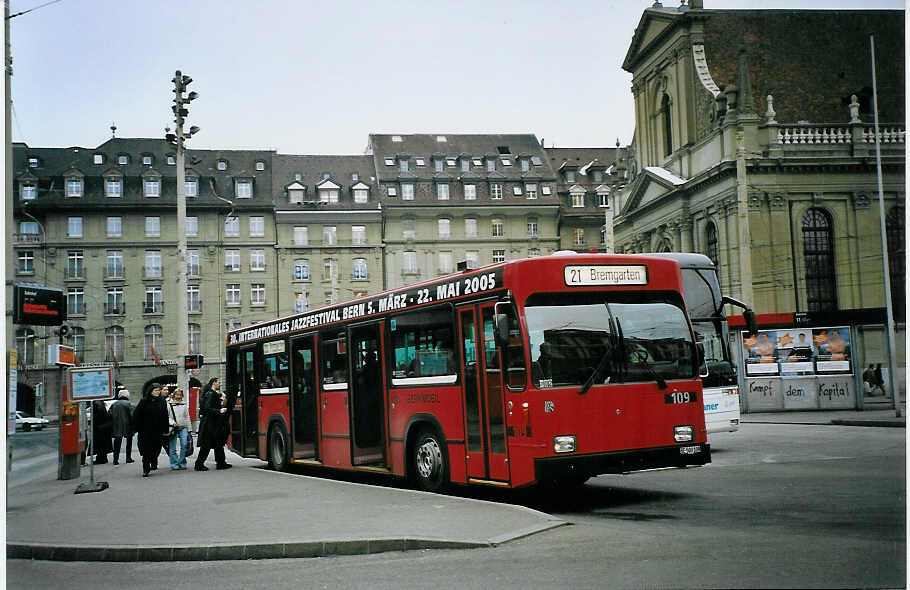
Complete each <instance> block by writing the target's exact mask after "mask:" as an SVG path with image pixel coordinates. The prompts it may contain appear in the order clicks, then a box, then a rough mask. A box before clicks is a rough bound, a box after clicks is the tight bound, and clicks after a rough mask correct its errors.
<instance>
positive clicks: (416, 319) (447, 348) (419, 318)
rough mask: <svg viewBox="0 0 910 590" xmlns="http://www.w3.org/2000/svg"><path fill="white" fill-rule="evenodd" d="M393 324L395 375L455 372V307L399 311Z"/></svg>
mask: <svg viewBox="0 0 910 590" xmlns="http://www.w3.org/2000/svg"><path fill="white" fill-rule="evenodd" d="M390 326H392V328H391V332H392V350H393V354H392V359H393V361H392V363H393V366H392V377H393V378H394V379H402V378H407V377H435V376H440V375H455V352H454V348H455V337H454V335H453V332H452V310H451V308H449V307H440V308H437V309H428V310H420V311H413V312H410V313H405V314H402V315H398V316H395V317H394V318H392V320H391V321H390Z"/></svg>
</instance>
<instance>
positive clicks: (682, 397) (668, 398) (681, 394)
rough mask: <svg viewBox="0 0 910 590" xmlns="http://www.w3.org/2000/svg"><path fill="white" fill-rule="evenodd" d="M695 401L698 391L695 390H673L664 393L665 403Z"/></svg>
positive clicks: (688, 402)
mask: <svg viewBox="0 0 910 590" xmlns="http://www.w3.org/2000/svg"><path fill="white" fill-rule="evenodd" d="M697 401H698V393H697V392H695V391H674V392H673V393H665V394H664V403H665V404H691V403H694V402H697Z"/></svg>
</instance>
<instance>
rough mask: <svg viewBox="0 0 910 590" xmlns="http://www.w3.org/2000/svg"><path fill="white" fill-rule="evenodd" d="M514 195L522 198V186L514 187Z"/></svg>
mask: <svg viewBox="0 0 910 590" xmlns="http://www.w3.org/2000/svg"><path fill="white" fill-rule="evenodd" d="M512 194H513V195H515V196H516V197H520V196H521V187H520V186H513V187H512Z"/></svg>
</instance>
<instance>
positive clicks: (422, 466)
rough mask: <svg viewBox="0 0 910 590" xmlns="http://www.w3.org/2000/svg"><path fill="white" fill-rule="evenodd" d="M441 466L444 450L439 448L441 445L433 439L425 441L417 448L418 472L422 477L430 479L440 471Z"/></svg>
mask: <svg viewBox="0 0 910 590" xmlns="http://www.w3.org/2000/svg"><path fill="white" fill-rule="evenodd" d="M441 467H442V452H441V451H440V450H439V445H438V444H437V443H436V441H435V440H433V439H429V440H426V441H424V443H423V444H422V445H420V448H419V449H417V472H418V473H419V474H420V477H423V478H425V479H430V478H432V477H434V476H435V475H436V474H437V473H438V472H439V469H440V468H441Z"/></svg>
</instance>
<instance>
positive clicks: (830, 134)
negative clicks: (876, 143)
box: [777, 125, 871, 145]
mask: <svg viewBox="0 0 910 590" xmlns="http://www.w3.org/2000/svg"><path fill="white" fill-rule="evenodd" d="M870 137H871V136H870ZM777 143H779V144H783V145H795V144H825V143H828V144H831V143H834V144H837V143H841V144H843V143H853V134H852V132H851V131H850V127H847V126H841V127H835V126H829V125H780V126H779V127H778V129H777Z"/></svg>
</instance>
